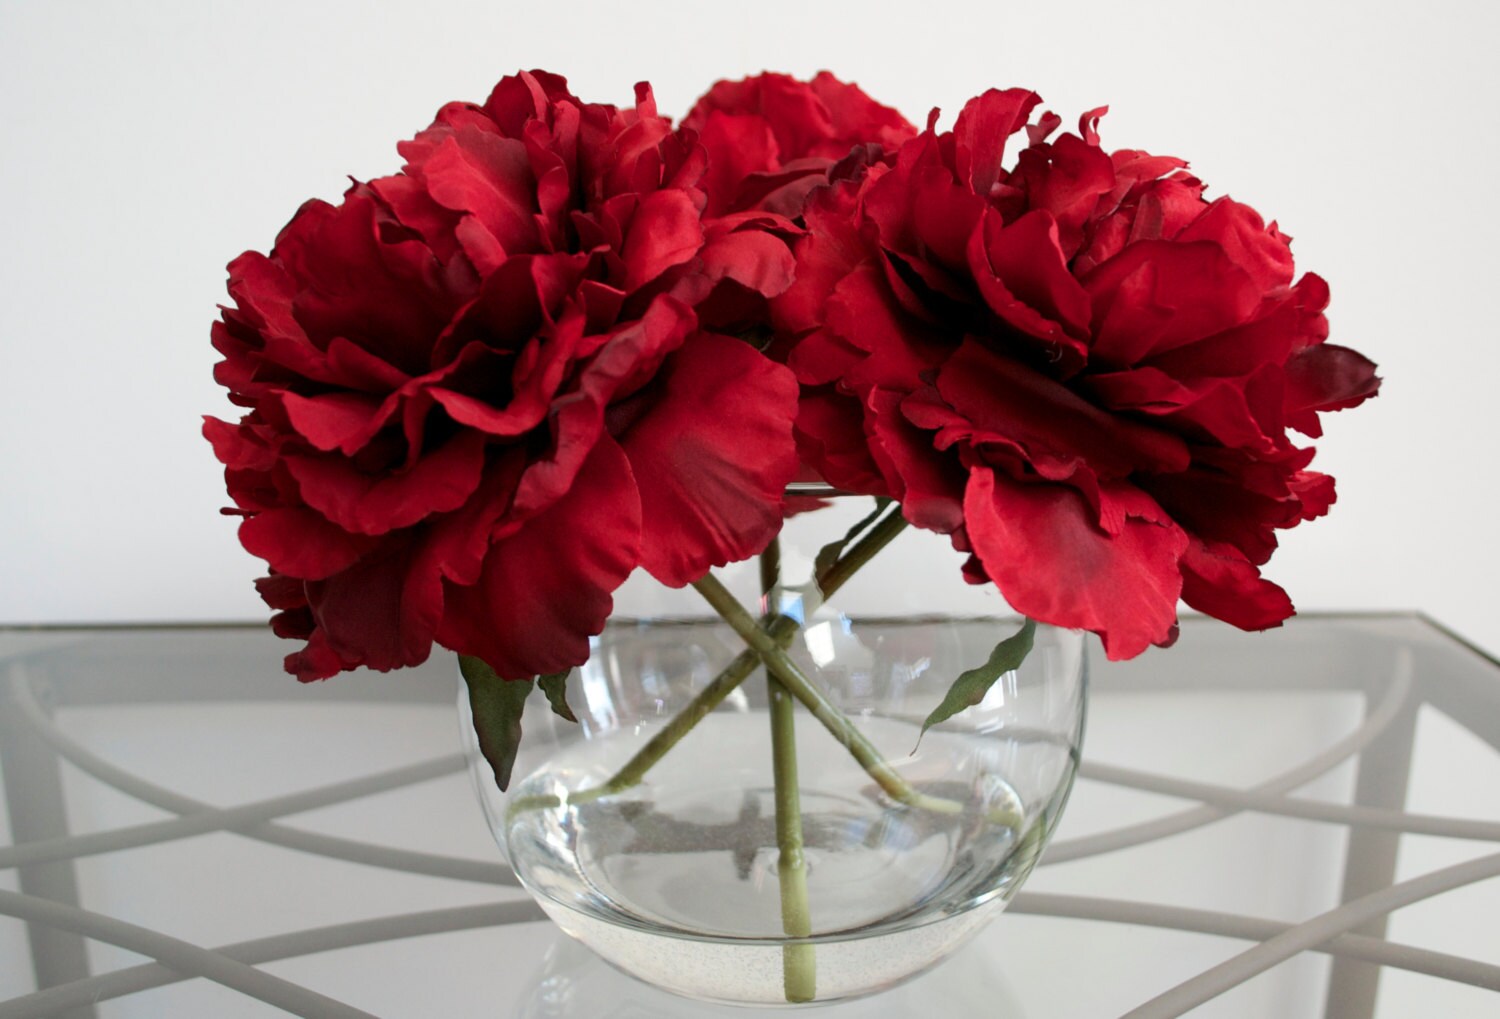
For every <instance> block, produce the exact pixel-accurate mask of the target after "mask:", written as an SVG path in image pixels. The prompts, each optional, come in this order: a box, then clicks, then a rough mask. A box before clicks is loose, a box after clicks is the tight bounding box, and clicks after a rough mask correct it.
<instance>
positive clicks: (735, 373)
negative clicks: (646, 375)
mask: <svg viewBox="0 0 1500 1019" xmlns="http://www.w3.org/2000/svg"><path fill="white" fill-rule="evenodd" d="M654 388H655V389H656V393H655V394H654V395H655V399H654V402H653V403H652V405H651V407H650V409H649V410H647V411H646V412H645V413H643V414H642V415H641V416H640V417H639V418H637V419H636V421H635V422H634V423H633V424H632V425H631V426H630V427H629V429H628V430H626V431H625V432H624V433H623V435H621V436H620V442H621V445H622V446H623V447H624V450H625V453H626V455H627V456H628V457H629V458H630V465H631V470H632V472H633V473H634V475H635V478H636V481H637V482H638V484H639V485H640V492H641V509H642V513H643V518H642V519H643V524H642V528H641V565H643V566H644V567H645V568H646V569H648V570H649V571H651V574H652V575H653V576H654V577H656V578H657V579H658V580H660V581H661V582H662V583H664V584H667V585H669V586H672V587H681V586H682V585H684V584H686V583H689V582H690V581H693V580H696V579H697V578H698V577H701V576H702V575H703V574H704V573H705V572H707V571H708V569H709V568H710V567H712V566H723V565H724V564H725V563H730V562H737V561H739V560H741V559H745V558H748V557H749V556H751V555H754V554H755V553H756V552H759V551H760V550H761V549H763V548H765V546H766V545H767V544H768V543H769V542H770V540H771V538H772V537H774V536H775V534H776V531H777V530H778V528H779V527H780V526H781V497H782V491H783V489H784V488H785V487H786V483H787V482H788V481H790V480H791V478H792V474H793V473H794V472H795V471H796V468H797V455H796V449H795V447H794V445H793V441H792V430H791V420H792V417H793V415H794V414H795V413H796V409H797V382H796V379H795V378H794V377H793V376H792V373H791V371H790V370H788V369H787V368H785V367H784V366H782V365H778V364H775V363H773V362H771V361H769V360H767V359H766V358H765V357H764V356H762V355H761V354H760V353H759V352H757V351H756V350H755V349H754V348H753V347H751V346H750V345H749V344H747V343H744V342H743V341H741V340H736V339H731V338H729V337H727V336H718V335H715V334H712V333H699V334H697V335H695V336H693V337H692V338H690V339H689V340H688V341H687V342H686V343H685V344H683V346H682V347H681V348H680V349H679V350H678V351H677V352H676V353H675V354H673V355H672V357H670V358H669V359H668V360H667V361H666V363H665V364H664V365H663V366H662V370H661V372H660V373H659V374H658V375H657V379H656V381H655V383H654Z"/></svg>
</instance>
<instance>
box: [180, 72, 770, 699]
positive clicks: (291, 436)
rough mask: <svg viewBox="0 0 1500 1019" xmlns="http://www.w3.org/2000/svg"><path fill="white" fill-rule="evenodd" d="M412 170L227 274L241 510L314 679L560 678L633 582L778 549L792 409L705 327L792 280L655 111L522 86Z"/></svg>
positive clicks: (302, 669)
mask: <svg viewBox="0 0 1500 1019" xmlns="http://www.w3.org/2000/svg"><path fill="white" fill-rule="evenodd" d="M400 151H401V153H402V155H403V156H404V157H405V158H406V165H405V167H404V168H403V170H402V172H401V173H399V174H397V175H395V176H391V177H383V178H380V179H377V180H373V181H371V182H369V183H368V184H355V185H354V186H353V187H351V188H350V189H349V190H348V192H346V194H345V195H344V199H343V201H342V203H340V204H339V205H337V206H334V205H329V204H327V203H324V202H320V201H313V202H309V203H307V204H306V205H304V206H303V207H302V208H301V209H300V210H299V211H298V212H297V214H296V216H295V217H293V219H292V221H291V222H290V223H289V224H288V225H287V226H286V228H285V229H284V230H283V231H282V232H281V234H280V235H279V236H278V238H277V241H276V246H275V248H274V249H273V250H272V252H271V253H270V255H269V256H265V255H260V254H257V253H254V252H247V253H246V254H244V255H241V256H240V257H239V258H237V259H236V260H235V261H234V262H233V263H231V265H230V278H229V292H230V295H231V296H232V297H233V299H234V302H235V306H234V307H231V308H226V309H224V311H223V316H222V321H220V322H216V323H215V325H214V331H213V338H214V344H215V346H216V347H217V348H218V349H219V351H220V352H221V353H222V354H223V355H224V361H223V362H221V363H220V364H219V366H218V367H217V369H216V377H217V378H218V380H219V381H220V382H221V383H222V384H223V385H225V386H227V387H228V388H229V389H230V391H231V398H232V399H233V400H234V401H235V402H236V403H237V404H240V405H241V406H244V407H246V408H248V409H249V411H248V413H247V414H245V416H244V417H243V418H242V419H241V420H240V422H239V423H238V424H227V423H225V422H222V421H218V420H215V419H213V418H209V419H207V421H206V423H205V427H204V432H205V434H206V435H207V437H208V438H209V439H210V440H211V441H212V442H213V445H214V450H215V453H216V454H217V455H218V457H219V459H220V460H221V461H222V462H223V463H224V464H225V466H226V468H227V469H226V472H225V473H226V478H227V482H228V487H229V491H230V494H231V496H232V497H233V499H234V502H235V505H236V507H237V508H236V509H234V510H231V511H227V512H232V513H236V514H239V515H241V516H243V517H244V522H243V524H242V525H241V527H240V537H241V540H242V542H243V543H244V545H245V547H246V548H247V549H249V550H250V551H251V552H253V553H254V554H256V555H258V556H261V557H262V558H264V559H266V560H267V562H268V563H269V564H270V566H271V571H270V575H269V576H268V577H266V578H264V579H262V580H261V581H259V582H258V587H259V589H260V592H261V594H262V596H263V597H264V598H265V600H266V602H267V603H268V604H269V605H270V606H271V607H272V608H274V609H276V610H278V613H279V614H278V615H277V616H276V617H275V618H274V619H273V626H274V627H275V629H276V631H277V632H278V633H279V634H281V635H282V636H286V637H294V638H299V639H305V640H306V641H307V646H306V648H305V649H304V650H302V651H301V652H298V653H296V654H293V655H291V656H289V657H288V659H287V667H288V670H289V671H292V672H295V673H296V674H297V675H298V676H299V677H300V678H302V679H304V680H306V679H317V678H322V677H326V676H329V675H332V674H333V673H335V672H338V671H340V670H342V669H352V668H355V667H356V666H360V665H366V666H370V667H372V668H376V669H382V670H384V669H391V668H396V667H400V666H404V665H413V664H416V663H419V662H421V661H423V660H424V659H425V658H426V657H427V655H428V654H429V652H430V650H431V646H432V643H433V641H434V640H436V641H437V642H439V643H441V644H443V645H444V646H446V647H448V648H451V649H453V650H455V651H458V652H460V653H463V654H469V655H476V656H478V657H480V658H482V659H484V660H485V661H486V662H488V663H489V664H490V665H491V666H492V667H493V668H494V669H495V670H496V671H497V672H498V673H499V674H500V675H502V676H505V677H523V676H526V677H529V676H532V675H535V674H538V673H547V672H554V671H559V670H561V669H565V668H568V667H570V666H572V665H576V664H578V663H580V662H582V661H584V660H585V659H586V658H587V657H588V637H589V635H591V634H595V633H598V632H599V630H600V629H601V628H602V627H603V625H604V621H605V619H606V618H607V617H608V615H609V613H610V610H611V606H612V598H611V593H612V592H613V590H614V589H615V588H616V587H618V586H619V584H620V583H621V582H622V581H624V579H625V577H626V576H627V575H628V574H629V573H630V572H631V571H632V570H634V569H635V568H636V567H637V566H643V567H645V568H646V569H647V570H649V571H650V572H651V573H652V574H653V575H655V576H656V577H658V578H659V579H661V580H662V581H663V582H665V583H668V584H671V585H682V584H685V583H687V582H689V581H691V580H693V579H695V578H696V577H697V576H699V575H701V574H702V573H704V572H705V571H706V570H707V569H708V568H709V567H710V566H713V565H720V564H723V563H725V562H728V561H731V560H737V559H742V558H745V557H747V556H749V555H752V554H754V553H755V552H757V551H759V550H760V549H761V548H762V547H764V546H765V544H766V543H767V542H769V540H770V539H771V537H772V535H774V534H775V532H776V530H777V528H778V527H779V525H780V520H781V493H782V489H783V486H784V484H785V483H786V481H787V480H788V478H789V477H790V475H791V474H792V471H793V470H794V468H795V454H794V450H793V446H792V440H791V435H790V426H789V422H790V419H791V417H792V415H793V412H794V407H795V399H796V384H795V382H794V380H793V379H792V377H791V373H790V372H788V371H787V369H786V368H784V367H782V366H780V365H777V364H774V363H772V362H771V361H769V360H767V359H766V358H765V357H763V356H762V355H761V354H760V353H759V352H757V351H756V350H755V349H754V348H752V347H751V346H749V345H748V344H746V343H744V342H742V341H740V340H737V339H732V338H730V337H727V336H723V335H718V334H716V333H713V332H709V331H706V330H704V329H703V328H701V327H700V323H699V320H698V317H697V315H696V313H695V310H694V306H695V305H697V304H699V303H700V302H703V301H705V300H708V299H709V298H710V297H711V296H712V295H713V294H714V293H715V292H716V291H719V290H721V289H723V288H736V287H737V288H741V289H743V290H746V291H748V292H752V293H755V294H758V295H762V296H771V295H773V294H775V293H777V292H779V290H781V289H784V288H785V287H786V286H787V284H788V283H789V282H790V276H789V273H788V270H789V268H790V265H789V261H790V257H789V255H788V254H787V252H786V251H785V248H784V247H783V248H782V252H781V256H780V259H779V261H778V258H777V257H776V255H775V252H774V251H773V250H772V245H773V244H779V243H780V242H779V241H776V240H775V239H774V238H773V237H770V236H769V235H766V234H763V233H761V232H759V231H755V232H754V234H753V236H752V237H749V238H748V239H747V238H746V237H744V236H741V233H742V231H741V230H740V229H739V227H740V226H741V225H742V224H736V223H719V224H708V225H705V223H704V221H703V220H702V217H701V212H702V209H703V206H704V202H705V198H704V195H703V193H702V191H701V190H699V179H700V178H701V176H702V174H703V171H704V167H705V163H706V157H705V153H704V151H703V150H702V148H701V147H699V146H696V145H693V144H689V143H687V142H686V141H685V140H684V139H683V138H682V137H679V136H678V135H675V134H674V133H673V132H672V130H671V127H670V125H669V123H668V122H667V121H666V120H665V119H663V118H661V117H659V116H657V114H656V110H655V105H654V103H653V101H652V98H651V93H650V90H649V88H648V87H646V86H641V87H639V88H638V90H637V103H636V107H635V109H633V110H619V109H616V108H615V107H612V106H604V105H597V104H592V103H583V102H581V101H579V100H578V99H576V98H575V97H573V96H572V95H571V94H570V93H569V92H568V90H567V85H566V82H565V81H564V80H563V79H562V78H559V77H557V76H555V75H550V74H546V73H543V72H533V73H530V74H520V75H518V76H515V77H510V78H506V79H504V80H503V81H501V82H500V84H499V85H497V86H496V88H495V90H494V92H493V93H492V94H491V96H490V97H489V99H488V100H487V101H486V102H485V103H484V104H483V105H482V106H479V105H473V104H466V103H453V104H450V105H448V106H445V107H444V108H443V109H442V110H441V111H439V113H438V116H437V119H436V121H435V122H434V123H433V125H432V126H431V127H430V128H428V129H427V130H425V131H423V132H422V133H421V134H419V135H417V137H416V138H414V139H412V140H411V141H408V142H406V143H404V144H402V145H401V146H400Z"/></svg>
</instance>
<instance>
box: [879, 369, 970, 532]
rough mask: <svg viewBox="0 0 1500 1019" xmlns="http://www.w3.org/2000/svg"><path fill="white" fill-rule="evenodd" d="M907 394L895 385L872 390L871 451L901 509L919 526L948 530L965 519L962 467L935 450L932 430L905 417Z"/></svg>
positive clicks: (928, 528) (943, 453)
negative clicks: (903, 407)
mask: <svg viewBox="0 0 1500 1019" xmlns="http://www.w3.org/2000/svg"><path fill="white" fill-rule="evenodd" d="M902 398H903V394H901V393H897V392H892V391H890V390H881V389H877V390H875V391H873V392H871V393H870V395H869V397H868V399H867V401H866V403H867V405H868V406H869V408H870V414H869V416H868V418H867V427H868V429H869V431H870V435H871V437H872V439H873V441H872V442H871V443H870V452H871V454H872V455H873V456H874V458H875V460H876V462H877V463H879V464H880V469H881V472H882V473H883V474H884V475H885V478H886V484H887V487H888V488H889V490H890V492H891V495H892V496H893V497H894V498H896V499H897V500H899V501H900V503H901V512H902V515H903V516H905V517H906V519H907V520H909V521H911V522H912V523H913V524H915V525H917V526H918V527H923V528H926V529H927V530H929V531H937V532H939V533H941V534H949V533H951V532H953V531H954V530H957V529H958V528H959V527H961V526H962V525H963V522H964V510H963V501H964V482H965V476H964V470H963V467H962V466H961V465H960V464H959V462H958V457H957V456H955V455H954V454H952V453H948V452H939V451H938V450H935V449H934V448H933V446H932V436H931V434H930V433H928V432H924V431H922V430H921V429H918V428H916V427H915V426H913V425H912V423H911V422H910V421H908V420H907V419H906V417H905V415H903V414H902V413H901V401H902Z"/></svg>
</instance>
